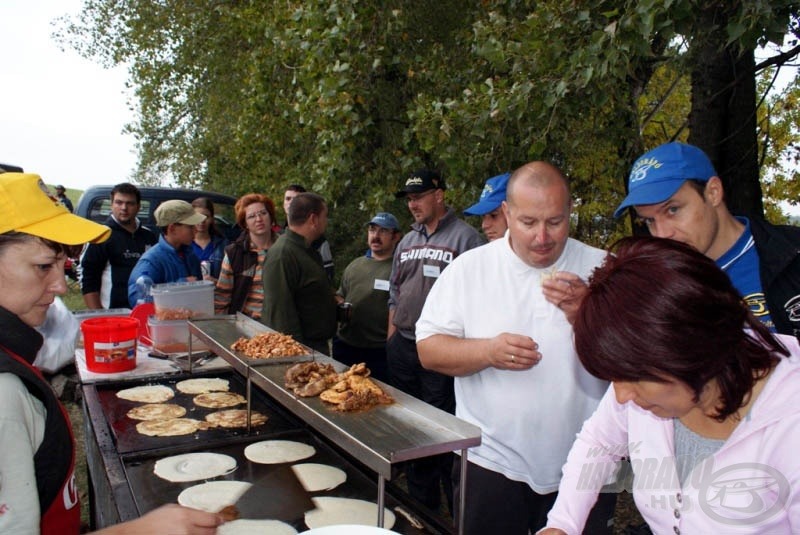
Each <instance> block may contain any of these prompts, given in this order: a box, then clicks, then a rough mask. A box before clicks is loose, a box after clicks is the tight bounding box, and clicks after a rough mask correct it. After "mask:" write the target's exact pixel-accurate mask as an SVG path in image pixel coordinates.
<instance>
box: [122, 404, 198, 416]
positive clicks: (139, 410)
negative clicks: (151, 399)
mask: <svg viewBox="0 0 800 535" xmlns="http://www.w3.org/2000/svg"><path fill="white" fill-rule="evenodd" d="M185 414H186V409H184V408H183V407H181V406H180V405H176V404H174V403H146V404H144V405H139V406H138V407H134V408H132V409H131V410H129V411H128V418H132V419H134V420H170V419H172V418H180V417H181V416H183V415H185Z"/></svg>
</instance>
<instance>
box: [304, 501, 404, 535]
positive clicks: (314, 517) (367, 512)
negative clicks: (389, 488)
mask: <svg viewBox="0 0 800 535" xmlns="http://www.w3.org/2000/svg"><path fill="white" fill-rule="evenodd" d="M311 501H313V502H314V506H315V507H316V509H312V510H311V511H308V512H307V513H306V514H305V521H306V526H308V527H309V528H311V529H312V530H314V529H315V528H323V527H326V526H331V527H334V526H337V527H341V525H359V526H366V527H374V526H376V525H377V523H378V504H376V503H374V502H368V501H366V500H354V499H352V498H334V497H331V496H320V497H317V498H311ZM394 521H395V517H394V513H393V512H391V511H390V510H389V509H386V508H385V507H384V509H383V526H384V528H386V529H387V530H388V529H392V526H394ZM333 533H336V532H333ZM339 533H346V532H344V531H341V532H339ZM347 533H350V532H347ZM364 533H365V534H366V533H370V532H368V531H367V532H364ZM372 533H383V532H382V531H377V532H372ZM315 535H316V533H315Z"/></svg>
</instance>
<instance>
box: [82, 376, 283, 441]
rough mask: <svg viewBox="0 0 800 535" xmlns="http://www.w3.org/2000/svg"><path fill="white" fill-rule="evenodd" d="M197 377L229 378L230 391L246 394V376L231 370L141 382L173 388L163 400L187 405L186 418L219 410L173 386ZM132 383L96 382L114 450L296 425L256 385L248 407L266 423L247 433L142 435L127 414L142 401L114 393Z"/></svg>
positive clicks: (261, 434)
mask: <svg viewBox="0 0 800 535" xmlns="http://www.w3.org/2000/svg"><path fill="white" fill-rule="evenodd" d="M197 377H220V378H223V379H227V380H228V381H230V391H231V392H236V393H238V394H241V395H242V396H245V397H247V392H246V390H247V388H246V382H245V380H244V379H243V378H242V377H241V376H240V375H238V374H235V373H232V372H230V371H227V372H223V373H219V372H217V373H213V372H210V373H205V374H193V375H191V376H186V375H181V376H177V377H168V378H162V379H161V380H151V381H147V382H145V383H142V384H149V385H156V384H157V385H164V386H168V387H170V388H172V389H173V390H175V397H174V398H172V399H171V400H169V401H167V402H166V403H175V404H177V405H180V406H182V407H184V408H186V415H185V418H194V419H196V420H201V421H202V420H204V419H205V416H206V415H207V414H210V413H212V412H216V411H218V410H226V409H208V408H204V407H198V406H196V405H195V404H194V402H193V398H194V395H192V394H183V393H181V392H179V391H178V390H177V389H176V388H175V384H176V383H178V382H179V381H182V380H184V379H187V378H197ZM131 386H133V385H132V384H131V383H130V382H118V383H113V382H110V383H103V384H98V385H96V389H97V397H98V400H99V403H100V406H101V407H102V410H103V414H104V415H105V417H106V420H107V422H108V426H109V428H110V429H111V434H112V436H113V437H114V441H115V443H116V449H117V452H118V453H120V454H124V453H131V452H137V451H145V450H158V449H163V448H174V447H176V446H181V445H192V446H193V447H196V446H197V444H198V443H201V444H215V443H219V442H223V441H228V440H233V439H236V438H237V437H250V436H257V437H266V436H273V435H276V434H280V433H284V432H287V431H292V430H295V429H297V425H296V424H293V423H291V422H290V420H289V419H287V417H286V416H285V412H284V409H283V408H282V407H280V406H279V405H277V404H276V403H275V402H274V401H272V400H270V399H269V398H268V397H267V396H265V395H264V394H263V393H262V392H260V391H259V390H258V389H251V408H252V410H255V411H258V412H261V413H262V414H265V415H267V423H266V424H264V425H261V426H254V427H251V430H250V433H248V432H247V429H246V428H234V429H229V428H220V427H217V428H212V429H207V430H204V431H197V432H195V433H193V434H190V435H179V436H173V437H150V436H146V435H142V434H141V433H139V432H138V431H137V430H136V424H137V423H139V420H133V419H131V418H128V416H127V412H128V411H129V410H130V409H132V408H134V407H137V406H140V405H142V403H138V402H135V401H128V400H124V399H119V398H118V397H117V396H116V393H117V392H118V391H119V390H123V389H125V388H130V387H131ZM228 408H230V409H246V408H247V405H246V404H242V405H237V406H236V407H228Z"/></svg>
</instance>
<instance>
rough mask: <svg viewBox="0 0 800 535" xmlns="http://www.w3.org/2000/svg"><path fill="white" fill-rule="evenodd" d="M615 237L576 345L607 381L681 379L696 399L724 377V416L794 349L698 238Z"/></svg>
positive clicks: (580, 316) (592, 284) (720, 410)
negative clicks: (689, 241)
mask: <svg viewBox="0 0 800 535" xmlns="http://www.w3.org/2000/svg"><path fill="white" fill-rule="evenodd" d="M614 247H615V248H616V256H614V255H611V254H610V255H609V256H608V257H607V258H606V261H605V262H604V264H603V265H602V266H601V267H599V268H597V269H596V270H595V271H594V273H593V274H592V276H591V278H590V281H589V292H588V294H587V296H586V297H585V298H584V300H583V302H582V303H581V306H580V308H579V309H578V313H577V316H576V319H575V325H574V329H575V349H576V350H577V353H578V357H579V358H580V360H581V362H582V363H583V365H584V367H585V368H586V370H587V371H588V372H589V373H591V374H592V375H594V376H595V377H599V378H600V379H605V380H608V381H656V382H665V381H667V380H671V379H677V380H679V381H682V382H683V383H685V384H687V385H688V386H689V387H690V388H691V389H692V390H693V391H694V394H695V401H697V400H699V397H700V393H701V392H702V390H703V387H704V386H705V385H706V384H707V383H709V382H710V381H714V380H715V381H716V382H717V385H718V386H719V390H720V400H719V405H718V406H717V414H716V418H717V419H718V420H719V421H722V420H724V419H725V418H726V417H727V416H729V415H731V414H734V413H735V412H736V411H737V410H739V408H740V407H742V405H743V404H744V403H746V400H747V396H748V395H749V393H750V391H751V390H752V389H753V385H754V384H755V382H756V380H758V379H760V378H763V377H765V376H766V375H767V374H768V373H769V371H770V370H771V369H772V368H773V367H774V366H775V365H776V364H777V362H778V360H779V358H780V357H779V356H778V355H784V356H787V355H788V354H789V353H788V351H787V350H786V349H785V348H784V347H783V345H782V344H781V343H780V342H779V341H778V340H777V339H776V338H775V337H774V336H772V334H771V333H770V332H769V330H768V329H767V328H766V327H765V326H764V325H763V324H762V323H761V322H760V321H759V320H758V319H756V317H755V316H753V314H752V313H751V312H750V310H749V308H748V307H747V304H746V303H745V302H744V301H743V300H742V298H741V296H740V295H739V293H738V292H737V291H736V288H734V286H733V283H731V281H730V279H729V278H728V275H727V274H726V273H725V272H723V271H722V270H721V269H720V268H719V267H717V265H716V264H715V263H714V261H713V260H711V259H710V258H708V257H706V256H705V255H703V254H702V253H700V252H698V251H697V250H695V249H694V248H692V247H691V246H689V245H686V244H683V243H679V242H676V241H673V240H669V239H664V238H651V237H638V238H624V239H622V240H620V241H619V242H617V244H615V246H614ZM745 328H747V329H748V330H745Z"/></svg>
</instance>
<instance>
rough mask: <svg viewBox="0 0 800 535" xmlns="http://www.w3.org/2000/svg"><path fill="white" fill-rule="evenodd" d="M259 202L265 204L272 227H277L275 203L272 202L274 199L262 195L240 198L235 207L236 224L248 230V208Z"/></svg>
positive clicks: (248, 194) (249, 194)
mask: <svg viewBox="0 0 800 535" xmlns="http://www.w3.org/2000/svg"><path fill="white" fill-rule="evenodd" d="M257 202H260V203H261V204H263V205H264V207H265V208H266V209H267V213H268V214H269V223H270V225H275V203H273V202H272V199H270V198H269V197H267V196H266V195H262V194H260V193H247V194H245V195H242V196H241V197H239V200H238V201H236V204H235V205H234V207H233V210H234V212H236V224H237V225H239V226H240V227H242V228H243V229H244V230H247V207H248V206H250V205H251V204H255V203H257Z"/></svg>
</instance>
